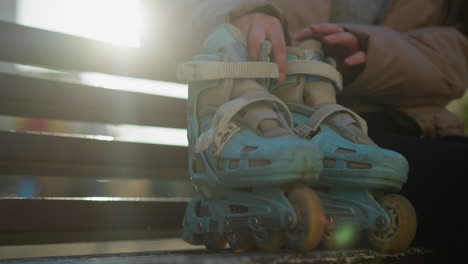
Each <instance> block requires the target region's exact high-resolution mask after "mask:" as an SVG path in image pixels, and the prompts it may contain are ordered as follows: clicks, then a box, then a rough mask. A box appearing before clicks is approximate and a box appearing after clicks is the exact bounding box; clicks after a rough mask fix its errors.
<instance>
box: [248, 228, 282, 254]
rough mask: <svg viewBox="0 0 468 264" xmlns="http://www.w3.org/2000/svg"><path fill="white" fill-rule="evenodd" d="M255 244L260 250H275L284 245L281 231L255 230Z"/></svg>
mask: <svg viewBox="0 0 468 264" xmlns="http://www.w3.org/2000/svg"><path fill="white" fill-rule="evenodd" d="M253 238H254V240H255V245H256V246H257V247H258V248H259V249H260V250H262V251H265V252H275V251H278V250H280V249H281V248H282V247H283V246H284V235H283V233H282V232H279V231H277V232H255V233H253Z"/></svg>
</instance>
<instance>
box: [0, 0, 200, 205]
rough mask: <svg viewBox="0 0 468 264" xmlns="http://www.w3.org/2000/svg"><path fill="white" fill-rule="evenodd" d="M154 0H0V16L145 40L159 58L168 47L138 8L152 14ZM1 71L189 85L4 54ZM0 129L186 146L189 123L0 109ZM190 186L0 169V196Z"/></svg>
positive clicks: (124, 86)
mask: <svg viewBox="0 0 468 264" xmlns="http://www.w3.org/2000/svg"><path fill="white" fill-rule="evenodd" d="M157 2H159V1H138V0H99V1H94V0H79V1H73V0H68V1H63V0H41V1H37V0H2V1H0V20H3V21H7V22H12V23H17V24H20V25H25V26H29V27H34V28H41V29H46V30H50V31H55V32H61V33H66V34H71V35H76V36H81V37H86V38H91V39H95V40H99V41H103V42H106V43H110V44H112V45H115V46H116V48H119V47H126V48H133V49H144V48H145V47H146V48H147V49H148V51H149V53H151V54H148V56H149V57H153V58H154V61H155V63H156V61H157V59H158V56H164V54H165V52H164V51H162V50H161V49H160V48H157V47H156V46H155V45H154V44H155V43H157V42H158V40H157V39H158V37H157V36H156V35H157V34H156V35H155V34H145V32H148V31H149V30H156V29H155V27H154V26H151V27H145V25H144V17H143V14H145V13H144V12H143V10H147V9H150V10H151V11H150V13H149V14H148V13H146V14H147V15H148V17H150V19H151V20H153V19H154V16H157V15H158V12H159V10H158V8H157V5H158V4H157ZM151 24H152V23H151ZM148 47H151V48H148ZM96 56H98V55H96ZM159 68H162V67H159ZM162 69H164V68H162ZM0 71H1V72H6V73H14V74H21V75H27V76H34V77H40V78H46V79H55V80H61V81H66V82H78V83H81V84H86V85H91V86H98V87H102V88H103V89H117V90H129V91H133V92H138V93H146V94H157V95H162V96H168V97H176V98H183V99H186V98H187V86H186V85H185V84H180V83H175V82H167V81H155V80H149V79H138V78H130V77H124V76H115V75H109V74H102V73H96V72H65V71H59V70H57V69H54V70H52V69H45V68H40V67H34V66H30V65H18V64H12V63H7V62H1V61H0ZM158 73H159V74H161V78H154V79H164V80H171V81H173V79H174V78H173V73H172V72H164V71H162V72H161V71H159V72H158ZM155 114H157V113H155ZM0 129H1V130H14V131H36V132H47V133H54V134H60V135H66V136H78V137H86V138H92V139H97V140H116V141H124V142H141V143H151V144H163V145H174V146H187V138H186V130H185V129H176V128H164V127H148V126H136V125H110V124H102V123H86V122H69V121H61V120H45V119H36V118H17V117H10V116H0ZM193 193H194V188H193V186H192V184H191V183H190V182H186V181H172V182H171V181H167V182H166V181H165V182H159V183H157V184H155V183H154V182H152V181H150V180H147V179H109V180H106V179H102V178H99V179H92V178H67V177H63V178H61V177H55V176H54V177H35V176H30V177H22V176H2V177H0V197H38V196H40V197H105V196H120V197H191V196H192V195H193Z"/></svg>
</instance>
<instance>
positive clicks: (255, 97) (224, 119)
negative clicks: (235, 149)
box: [194, 91, 292, 155]
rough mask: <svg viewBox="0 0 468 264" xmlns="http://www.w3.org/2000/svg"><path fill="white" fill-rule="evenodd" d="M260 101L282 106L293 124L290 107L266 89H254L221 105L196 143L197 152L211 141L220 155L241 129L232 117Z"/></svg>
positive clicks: (287, 118) (204, 148)
mask: <svg viewBox="0 0 468 264" xmlns="http://www.w3.org/2000/svg"><path fill="white" fill-rule="evenodd" d="M260 101H270V102H271V101H272V102H275V103H276V104H277V105H278V106H279V107H281V108H282V109H281V112H283V113H285V114H286V121H287V124H288V125H289V126H291V124H292V117H291V113H290V112H289V110H288V107H287V106H286V105H285V104H284V103H283V102H282V101H281V100H280V99H279V98H278V97H276V96H274V95H271V94H268V93H266V92H264V91H252V92H249V93H247V94H246V95H244V96H241V97H239V98H237V99H234V100H232V101H229V102H226V103H224V104H223V105H221V106H220V107H219V108H218V110H217V111H216V113H215V115H214V117H213V120H212V122H211V127H210V129H208V130H207V131H205V132H203V133H202V134H201V135H200V137H199V138H198V140H197V143H196V144H195V148H194V149H195V153H200V152H202V151H204V150H206V149H207V148H208V146H209V145H210V144H211V143H214V144H215V146H216V152H215V155H219V153H220V152H221V150H222V149H223V147H224V145H225V144H226V143H227V142H228V141H229V139H230V138H231V137H232V136H233V135H234V134H235V133H237V132H238V131H239V129H240V128H239V126H238V125H236V124H235V123H234V122H232V121H231V119H232V118H233V117H234V116H235V115H236V114H237V113H238V112H239V111H240V110H241V109H243V108H244V107H246V106H247V105H249V104H253V103H256V102H260Z"/></svg>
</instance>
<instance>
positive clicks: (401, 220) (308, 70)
mask: <svg viewBox="0 0 468 264" xmlns="http://www.w3.org/2000/svg"><path fill="white" fill-rule="evenodd" d="M341 87H342V80H341V75H340V73H339V72H338V71H337V70H336V69H335V63H334V61H333V60H332V59H331V58H326V57H324V53H323V51H322V47H321V44H320V42H318V41H314V40H310V41H306V42H304V43H302V46H301V48H290V49H289V50H288V77H287V80H286V82H285V83H283V84H281V85H270V91H271V92H272V93H273V94H275V95H277V96H278V97H280V98H281V99H282V100H283V101H284V102H285V103H287V104H288V107H289V109H290V111H291V112H292V115H293V121H294V124H295V128H294V129H295V131H296V134H297V135H299V136H300V137H302V138H307V139H309V140H310V141H312V142H316V143H317V144H318V145H319V146H320V148H321V149H322V152H323V155H324V160H323V170H322V173H321V176H320V180H319V181H318V182H315V183H313V184H312V185H311V186H313V188H314V189H315V190H317V191H318V193H319V196H320V199H321V200H322V204H323V206H324V208H325V214H326V215H327V218H328V220H329V224H328V225H327V228H326V231H325V233H324V237H323V241H322V245H323V246H324V247H325V248H328V249H344V248H352V247H355V246H356V245H357V242H358V240H359V238H360V236H361V234H362V233H363V232H365V233H367V237H368V242H370V244H372V246H373V247H375V248H376V249H378V250H380V251H384V252H398V251H402V250H404V249H406V248H407V247H408V246H409V244H410V243H411V241H412V240H413V238H414V235H415V232H416V213H415V210H414V208H413V207H412V205H411V204H410V202H409V201H408V200H407V199H405V198H404V197H403V196H401V195H398V194H395V193H396V192H398V191H399V190H400V189H401V187H402V185H403V184H404V183H405V182H406V179H407V174H408V169H409V167H408V163H407V161H406V159H405V158H404V157H403V156H402V155H400V154H398V153H396V152H393V151H390V150H386V149H383V148H380V147H378V146H377V145H376V144H375V143H374V142H373V141H372V140H371V139H370V138H369V137H368V136H367V124H366V122H365V121H364V120H363V119H362V118H361V117H359V116H358V115H357V114H356V113H354V112H353V111H351V110H349V109H347V108H345V107H343V106H340V105H337V104H336V92H337V91H338V92H339V91H340V90H341Z"/></svg>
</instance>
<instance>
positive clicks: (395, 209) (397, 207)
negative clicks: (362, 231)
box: [368, 194, 417, 253]
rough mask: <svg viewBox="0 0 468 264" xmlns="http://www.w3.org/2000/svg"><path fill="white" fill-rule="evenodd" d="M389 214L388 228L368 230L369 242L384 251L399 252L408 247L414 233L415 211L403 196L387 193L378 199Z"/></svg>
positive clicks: (415, 224)
mask: <svg viewBox="0 0 468 264" xmlns="http://www.w3.org/2000/svg"><path fill="white" fill-rule="evenodd" d="M378 202H379V204H380V206H382V208H384V209H385V211H386V212H387V214H388V215H389V216H390V221H391V223H390V228H389V229H388V230H386V231H383V232H379V231H377V232H369V235H368V237H369V242H370V243H371V244H372V246H374V248H376V249H377V250H379V251H382V252H385V253H394V252H401V251H403V250H405V249H406V248H408V246H409V245H410V244H411V241H413V238H414V235H415V234H416V226H417V220H416V211H415V210H414V207H413V206H412V205H411V203H410V202H409V201H408V200H407V199H406V198H405V197H403V196H401V195H398V194H389V195H386V196H383V197H382V198H381V199H379V200H378Z"/></svg>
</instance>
